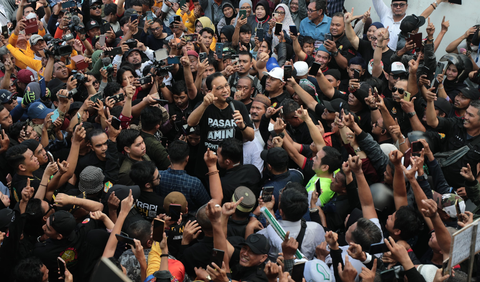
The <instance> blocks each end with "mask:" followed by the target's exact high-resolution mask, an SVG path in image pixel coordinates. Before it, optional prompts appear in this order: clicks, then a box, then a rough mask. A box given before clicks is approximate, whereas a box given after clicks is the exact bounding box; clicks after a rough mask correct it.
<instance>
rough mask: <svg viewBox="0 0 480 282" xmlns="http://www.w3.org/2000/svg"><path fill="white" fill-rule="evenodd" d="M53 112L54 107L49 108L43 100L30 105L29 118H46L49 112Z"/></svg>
mask: <svg viewBox="0 0 480 282" xmlns="http://www.w3.org/2000/svg"><path fill="white" fill-rule="evenodd" d="M51 112H53V110H52V109H49V108H47V106H45V105H44V104H43V103H42V102H35V103H32V104H31V105H30V107H28V111H27V114H28V117H29V118H32V119H33V118H39V119H44V118H45V117H46V116H47V114H49V113H51Z"/></svg>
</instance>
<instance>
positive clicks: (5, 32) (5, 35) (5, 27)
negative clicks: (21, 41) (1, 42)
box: [2, 25, 8, 39]
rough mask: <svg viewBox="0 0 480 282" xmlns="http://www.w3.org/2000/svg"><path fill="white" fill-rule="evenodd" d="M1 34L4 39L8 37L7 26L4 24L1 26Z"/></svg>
mask: <svg viewBox="0 0 480 282" xmlns="http://www.w3.org/2000/svg"><path fill="white" fill-rule="evenodd" d="M2 35H3V37H5V39H6V38H7V37H8V27H7V26H6V25H4V26H2Z"/></svg>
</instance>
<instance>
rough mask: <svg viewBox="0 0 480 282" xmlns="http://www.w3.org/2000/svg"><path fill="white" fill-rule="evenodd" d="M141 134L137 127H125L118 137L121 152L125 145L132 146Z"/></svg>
mask: <svg viewBox="0 0 480 282" xmlns="http://www.w3.org/2000/svg"><path fill="white" fill-rule="evenodd" d="M138 136H140V131H138V130H135V129H124V130H122V131H120V134H119V135H118V137H117V148H118V151H119V152H123V148H124V147H131V146H132V145H133V143H135V140H137V138H138Z"/></svg>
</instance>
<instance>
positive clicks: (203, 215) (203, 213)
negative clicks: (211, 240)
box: [195, 204, 213, 232]
mask: <svg viewBox="0 0 480 282" xmlns="http://www.w3.org/2000/svg"><path fill="white" fill-rule="evenodd" d="M195 217H196V218H197V223H198V224H199V225H200V227H202V231H203V232H212V230H213V227H212V222H211V221H210V219H208V216H207V204H205V205H203V206H201V207H200V208H199V209H198V210H197V214H196V215H195Z"/></svg>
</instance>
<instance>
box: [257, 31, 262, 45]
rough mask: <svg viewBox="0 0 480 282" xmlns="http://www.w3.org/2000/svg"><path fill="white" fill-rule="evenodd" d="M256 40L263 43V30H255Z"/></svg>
mask: <svg viewBox="0 0 480 282" xmlns="http://www.w3.org/2000/svg"><path fill="white" fill-rule="evenodd" d="M257 38H258V41H259V42H263V28H257Z"/></svg>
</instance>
